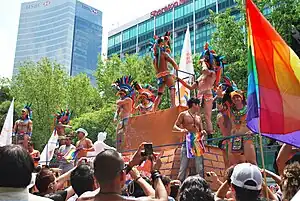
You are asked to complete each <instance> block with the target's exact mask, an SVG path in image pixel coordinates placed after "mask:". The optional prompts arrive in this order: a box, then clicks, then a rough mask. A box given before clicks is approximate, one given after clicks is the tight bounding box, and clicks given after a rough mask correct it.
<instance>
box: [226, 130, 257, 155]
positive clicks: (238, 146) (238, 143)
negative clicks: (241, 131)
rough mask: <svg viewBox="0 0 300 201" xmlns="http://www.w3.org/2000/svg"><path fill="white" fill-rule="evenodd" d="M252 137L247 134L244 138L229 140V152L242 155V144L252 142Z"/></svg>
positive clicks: (236, 137)
mask: <svg viewBox="0 0 300 201" xmlns="http://www.w3.org/2000/svg"><path fill="white" fill-rule="evenodd" d="M253 137H254V136H253V135H251V134H249V135H246V136H235V137H232V138H231V139H230V144H231V152H233V153H244V152H245V150H244V142H245V141H252V140H253Z"/></svg>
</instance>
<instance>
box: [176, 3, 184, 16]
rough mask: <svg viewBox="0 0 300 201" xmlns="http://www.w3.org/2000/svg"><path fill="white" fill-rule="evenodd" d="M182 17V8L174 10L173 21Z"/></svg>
mask: <svg viewBox="0 0 300 201" xmlns="http://www.w3.org/2000/svg"><path fill="white" fill-rule="evenodd" d="M183 15H184V7H183V6H180V7H177V8H175V19H178V18H180V17H182V16H183Z"/></svg>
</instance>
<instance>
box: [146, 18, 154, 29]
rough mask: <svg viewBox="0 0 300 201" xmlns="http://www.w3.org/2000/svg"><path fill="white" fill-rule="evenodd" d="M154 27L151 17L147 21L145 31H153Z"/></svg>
mask: <svg viewBox="0 0 300 201" xmlns="http://www.w3.org/2000/svg"><path fill="white" fill-rule="evenodd" d="M153 29H154V19H153V18H152V19H151V20H150V21H148V22H147V32H148V31H153Z"/></svg>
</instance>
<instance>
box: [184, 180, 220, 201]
mask: <svg viewBox="0 0 300 201" xmlns="http://www.w3.org/2000/svg"><path fill="white" fill-rule="evenodd" d="M190 200H193V201H214V196H213V194H212V191H211V189H210V188H209V185H208V183H207V182H206V181H205V180H204V179H203V178H202V177H200V176H199V175H196V176H190V177H188V178H186V180H184V182H183V183H182V185H181V187H180V190H179V201H190Z"/></svg>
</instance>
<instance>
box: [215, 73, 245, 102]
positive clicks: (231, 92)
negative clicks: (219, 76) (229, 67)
mask: <svg viewBox="0 0 300 201" xmlns="http://www.w3.org/2000/svg"><path fill="white" fill-rule="evenodd" d="M220 85H221V86H222V88H223V90H224V91H225V93H224V96H223V99H222V102H223V103H229V104H230V105H231V104H232V97H233V96H235V95H239V96H240V97H241V98H242V99H243V101H244V103H245V104H246V99H245V95H244V92H243V91H241V90H239V89H238V87H237V85H236V84H235V82H234V81H233V80H230V78H229V77H223V83H222V84H220Z"/></svg>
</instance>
